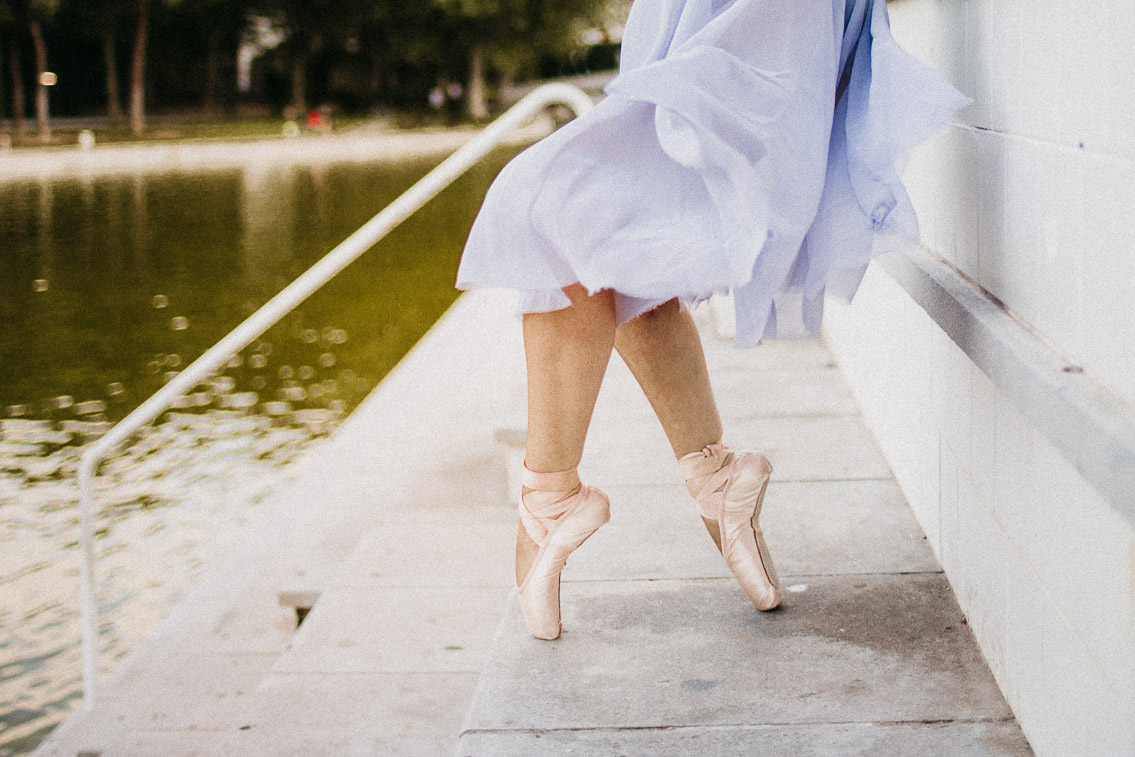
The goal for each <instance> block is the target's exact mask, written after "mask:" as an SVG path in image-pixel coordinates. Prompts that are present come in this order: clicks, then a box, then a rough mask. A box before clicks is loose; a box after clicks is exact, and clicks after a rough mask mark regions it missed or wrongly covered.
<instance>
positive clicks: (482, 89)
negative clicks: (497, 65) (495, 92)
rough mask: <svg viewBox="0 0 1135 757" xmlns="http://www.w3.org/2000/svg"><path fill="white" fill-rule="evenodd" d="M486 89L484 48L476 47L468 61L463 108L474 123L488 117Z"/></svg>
mask: <svg viewBox="0 0 1135 757" xmlns="http://www.w3.org/2000/svg"><path fill="white" fill-rule="evenodd" d="M487 101H488V87H487V86H486V85H485V48H484V47H483V46H482V45H477V46H476V47H474V48H473V56H472V59H471V60H470V61H469V86H468V87H466V88H465V108H466V112H467V113H468V114H469V117H470V118H472V119H473V120H474V121H484V120H486V119H488V117H489V106H488V102H487Z"/></svg>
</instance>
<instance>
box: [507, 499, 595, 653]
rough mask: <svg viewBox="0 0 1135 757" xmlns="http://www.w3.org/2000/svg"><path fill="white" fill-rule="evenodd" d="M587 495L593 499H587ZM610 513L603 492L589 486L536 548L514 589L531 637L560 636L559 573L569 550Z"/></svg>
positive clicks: (546, 637)
mask: <svg viewBox="0 0 1135 757" xmlns="http://www.w3.org/2000/svg"><path fill="white" fill-rule="evenodd" d="M591 497H595V499H594V500H591V499H590V498H591ZM610 517H611V514H610V503H609V501H608V499H607V497H606V495H604V494H603V493H602V492H600V491H599V490H597V489H591V490H590V496H589V497H588V498H587V499H584V500H581V502H580V503H579V505H577V506H576V507H575V508H573V509H572V510H569V511H568V512H567V513H565V514H564V515H563V516H562V517H561V518H560V519H559V520H558V521H557V522H556V524H555V528H554V529H553V530H552V531H551V532H550V533H549V534H548V539H547V541H545V542H544V544H543V546H541V547H540V548H539V549H538V551H537V552H536V556H535V557H534V558H533V560H532V565H531V566H530V567H529V568H528V575H526V576H525V577H524V581H523V583H521V585H520V586H519V587H517V592H516V594H517V598H518V600H519V602H520V609H521V612H522V613H523V614H524V622H525V625H527V626H528V631H529V632H530V633H531V634H532V636H534V637H535V638H537V639H541V640H543V641H554V640H555V639H558V638H559V637H560V633H561V632H562V630H563V624H562V622H561V619H560V573H561V572H562V570H563V567H564V566H565V565H566V564H567V559H568V557H569V556H570V555H571V553H572V552H574V551H575V550H577V549H579V547H580V545H582V544H583V543H584V542H585V541H587V540H588V539H589V538H591V535H592V534H594V533H595V532H596V531H597V530H599V527H600V526H602V525H603V524H604V523H606V522H607V521H608V520H609V519H610ZM541 582H543V584H542V585H540V583H541ZM553 597H554V602H553V601H552V600H553Z"/></svg>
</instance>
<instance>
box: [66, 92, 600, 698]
mask: <svg viewBox="0 0 1135 757" xmlns="http://www.w3.org/2000/svg"><path fill="white" fill-rule="evenodd" d="M550 105H565V106H567V107H568V108H570V109H571V110H572V111H574V112H575V114H576V115H577V116H579V115H583V114H584V113H586V112H587V111H589V110H590V109H591V108H592V107H594V103H593V102H592V100H591V98H590V97H588V95H587V94H586V93H584V92H583V90H581V89H578V88H577V87H573V86H570V85H568V84H562V83H557V84H546V85H544V86H542V87H540V88H538V89H536V90H534V91H533V92H532V93H531V94H529V95H528V96H527V97H525V98H524V99H523V100H521V101H520V102H518V103H517V104H516V105H514V106H513V107H512V108H510V109H509V110H508V111H507V112H505V114H504V115H502V116H501V117H500V118H498V119H497V120H496V121H494V122H493V123H492V124H490V125H489V126H488V127H486V128H485V130H484V131H483V132H481V133H480V134H478V135H477V136H476V137H475V138H474V139H473V140H472V141H470V142H469V143H468V144H467V145H465V146H464V147H462V148H461V149H459V150H457V151H456V152H455V153H453V154H452V155H451V156H449V157H448V158H447V159H446V160H445V161H443V162H442V163H441V164H440V165H439V166H438V167H437V168H435V169H434V170H432V171H430V172H429V173H428V174H426V175H425V176H424V177H423V178H422V179H421V180H420V181H419V182H418V183H416V184H415V185H414V186H412V187H410V189H408V190H406V192H405V193H403V194H402V195H401V196H400V197H399V198H398V199H396V200H395V201H394V202H392V203H391V204H390V205H388V206H387V207H386V208H385V209H384V210H382V212H380V213H379V214H378V215H376V216H375V217H374V218H372V219H371V220H369V221H367V222H366V223H365V224H364V225H363V226H362V227H360V228H359V230H358V231H356V232H355V233H354V234H352V235H351V236H349V237H347V238H346V239H345V240H343V242H341V243H340V244H339V245H338V246H337V247H335V249H333V250H331V251H330V252H329V253H327V255H325V256H324V257H323V258H322V259H321V260H320V261H319V262H317V263H316V264H315V265H313V266H312V267H311V268H309V269H308V270H307V271H305V272H304V273H303V274H302V275H301V276H300V277H299V278H297V279H296V280H295V281H293V282H292V283H291V284H290V285H288V286H287V287H286V288H285V289H283V290H282V291H281V292H280V293H279V294H277V295H276V296H275V297H273V298H272V299H271V300H269V301H268V302H267V303H265V304H264V306H263V307H261V308H260V309H259V310H257V311H256V312H255V313H253V314H252V315H251V316H249V317H248V318H247V319H246V320H245V321H244V322H243V323H241V324H240V325H239V326H237V327H236V328H235V329H233V330H232V331H231V332H230V333H229V334H228V335H227V336H225V337H224V338H223V339H221V341H219V342H217V344H215V345H214V346H213V347H211V348H210V349H209V350H208V351H206V352H205V354H203V355H202V356H201V357H199V358H197V360H195V361H193V363H191V364H190V365H189V366H187V367H186V368H185V370H183V371H181V372H180V373H179V374H178V375H177V376H175V377H174V378H173V379H172V380H171V381H170V382H169V383H168V384H166V385H165V386H164V387H162V388H161V389H160V390H159V391H158V392H157V393H156V394H154V396H152V397H150V398H149V399H148V400H146V401H145V402H143V403H142V404H141V405H140V406H138V408H137V409H135V410H134V411H133V412H132V413H130V414H129V415H128V416H126V417H125V418H123V419H122V420H121V421H120V422H119V423H118V424H117V425H115V426H114V428H112V429H111V430H110V431H108V432H107V433H106V434H105V435H104V436H102V437H101V438H100V439H99V440H98V441H96V442H95V443H94V444H92V445H91V446H90V448H88V449H87V451H86V452H85V453H84V454H83V456H82V458H81V459H80V461H79V530H80V534H79V541H80V546H81V552H82V554H81V557H82V562H81V565H80V570H79V583H80V602H81V605H82V613H83V618H82V650H83V703H84V706H85V707H88V708H89V707H91V706H92V705H93V704H94V702H95V699H96V696H97V692H96V689H97V682H98V601H97V599H96V596H95V595H96V588H95V587H96V580H95V530H94V521H95V511H94V505H95V491H94V482H95V474H96V472H97V468H98V465H99V463H100V462H101V461H102V460H103V459H104V458H105V457H106V456H107V455H109V454H110V453H111V452H112V451H113V450H114V449H115V448H116V447H118V445H120V444H122V443H123V442H124V441H126V440H127V439H129V438H130V436H131V435H132V434H134V433H135V432H137V431H138V430H139V429H141V428H142V427H143V426H145V425H146V424H147V423H150V422H151V421H153V420H154V419H155V418H157V417H158V416H159V415H160V414H161V413H163V412H165V411H166V410H168V409H169V408H170V407H172V405H173V403H174V402H175V401H176V400H177V399H178V398H179V397H181V396H182V395H184V394H185V393H187V392H188V391H189V390H191V389H193V388H194V387H195V386H197V385H198V384H199V383H201V382H202V381H204V380H205V379H207V378H208V377H209V376H210V374H212V373H213V372H214V371H216V370H217V369H218V368H220V367H221V366H222V365H224V364H225V363H226V362H228V360H229V359H230V358H231V357H232V356H233V355H235V354H236V353H237V352H239V351H240V350H242V349H244V348H245V347H247V346H248V345H249V344H250V343H251V342H252V341H253V340H254V339H256V338H257V337H258V336H260V335H261V334H263V333H264V332H265V331H267V330H268V329H269V328H270V327H271V326H272V325H274V324H275V323H276V322H277V321H279V320H280V319H281V318H283V317H284V316H285V315H287V314H288V313H289V312H291V311H292V310H293V309H294V308H295V307H296V306H297V305H299V304H300V303H301V302H303V301H304V300H305V299H307V298H308V297H309V296H310V295H311V294H312V293H313V292H315V291H316V290H318V289H319V288H320V287H322V286H323V285H324V284H326V283H327V282H328V281H330V280H331V279H332V278H333V277H334V276H335V275H336V274H337V273H339V272H340V271H341V270H343V269H344V268H346V267H347V265H349V264H350V263H351V262H352V261H354V260H355V259H356V258H358V257H359V256H361V255H362V254H363V253H364V252H366V251H367V250H369V249H370V248H371V247H373V246H374V245H375V243H377V242H378V241H379V240H380V239H382V238H383V237H385V236H386V235H387V234H389V233H390V231H391V230H393V229H394V228H395V227H396V226H398V224H400V223H402V221H404V220H406V219H407V218H409V217H410V216H411V215H413V214H414V213H415V212H417V211H418V210H419V209H420V208H421V207H422V206H423V205H425V204H426V203H427V202H429V200H431V199H432V198H433V197H435V196H436V195H437V194H438V193H439V192H441V191H442V190H443V189H445V188H446V187H447V186H449V185H450V184H451V183H453V181H454V180H456V179H457V178H458V177H459V176H461V175H462V174H463V173H465V172H466V171H467V170H469V169H470V168H471V167H472V166H473V165H474V164H475V163H477V161H479V160H480V159H481V158H483V157H484V156H485V155H486V154H488V153H489V151H491V150H492V149H493V148H494V147H496V146H497V145H499V144H500V143H501V141H502V140H503V139H504V137H505V136H506V135H507V134H508V133H509V132H511V131H512V130H513V129H516V128H518V127H520V126H522V125H523V124H524V123H525V122H527V121H528V120H529V119H531V118H532V117H533V116H535V115H536V114H537V113H539V112H540V111H541V110H543V109H544V108H547V107H548V106H550Z"/></svg>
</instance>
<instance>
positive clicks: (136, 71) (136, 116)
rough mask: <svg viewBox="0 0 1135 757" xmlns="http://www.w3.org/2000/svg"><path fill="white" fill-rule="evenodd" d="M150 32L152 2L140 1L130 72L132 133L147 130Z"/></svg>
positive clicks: (138, 133) (136, 134)
mask: <svg viewBox="0 0 1135 757" xmlns="http://www.w3.org/2000/svg"><path fill="white" fill-rule="evenodd" d="M149 31H150V0H138V32H137V34H136V35H135V37H134V61H133V65H132V66H131V70H130V132H131V133H132V134H134V136H140V135H141V134H142V132H143V131H145V130H146V39H147V37H148V36H149Z"/></svg>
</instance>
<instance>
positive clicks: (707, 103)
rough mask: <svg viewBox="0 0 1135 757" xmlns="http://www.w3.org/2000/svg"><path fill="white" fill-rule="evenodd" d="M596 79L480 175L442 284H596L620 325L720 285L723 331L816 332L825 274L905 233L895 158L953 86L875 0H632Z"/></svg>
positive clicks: (935, 117)
mask: <svg viewBox="0 0 1135 757" xmlns="http://www.w3.org/2000/svg"><path fill="white" fill-rule="evenodd" d="M607 95H608V96H607V97H606V98H605V99H604V100H603V101H602V102H600V103H599V104H598V105H597V106H596V107H595V109H594V110H592V111H591V112H590V113H588V114H586V115H584V116H582V117H580V118H577V119H576V120H574V121H572V122H571V123H569V124H568V125H566V126H565V127H563V128H562V129H560V130H559V131H557V132H555V133H554V134H552V135H551V136H549V137H548V138H546V139H544V140H542V141H541V142H538V143H537V144H535V145H533V146H532V147H530V148H528V149H527V150H525V151H524V152H523V153H521V154H520V155H518V156H517V157H516V158H515V159H514V160H513V161H512V162H510V163H509V165H508V166H506V167H505V169H504V170H503V171H502V172H501V174H500V175H499V176H498V177H497V179H496V181H495V182H494V183H493V185H492V187H491V188H490V189H489V192H488V194H487V196H486V198H485V202H484V205H483V207H482V208H481V212H480V214H479V215H478V217H477V221H476V223H475V224H474V226H473V229H472V232H471V233H470V236H469V240H468V243H467V245H466V249H465V253H464V256H463V257H462V261H461V266H460V269H459V271H458V277H457V286H458V287H459V288H462V289H467V288H472V287H479V286H492V287H508V288H513V289H515V290H517V291H518V292H519V293H520V304H519V311H520V312H522V313H528V312H546V311H551V310H558V309H561V308H564V307H567V306H568V305H569V304H570V303H569V300H568V298H567V296H566V295H565V294H564V293H563V291H562V290H563V288H564V287H566V286H568V285H570V284H573V283H575V282H579V283H580V284H582V285H583V286H584V287H586V288H587V289H588V291H591V292H597V291H599V290H604V289H610V290H614V292H615V295H616V309H617V313H616V315H617V318H618V321H619V322H620V323H621V322H623V321H626V320H628V319H630V318H633V317H635V316H636V315H638V314H640V313H642V312H645V311H646V310H648V309H650V308H652V307H655V306H657V305H659V304H661V303H663V302H665V301H667V300H670V299H673V298H675V297H677V298H679V299H681V300H682V301H683V302H686V303H693V302H697V301H699V300H702V299H705V298H707V297H709V296H710V295H712V294H714V293H717V292H727V291H732V293H733V295H734V306H735V312H736V319H737V332H736V333H737V337H736V341H735V343H736V344H737V345H738V346H748V345H752V344H756V343H757V342H759V341H760V339H761V338H762V337H765V336H770V337H771V336H775V335H776V334H777V329H778V327H777V322H778V320H780V322H781V323H782V324H783V323H787V322H789V320H790V319H791V321H792V322H794V323H798V322H799V321H800V320H801V319H802V320H803V323H804V325H805V326H806V328H807V329H808V330H810V331H811V332H812V333H816V332H818V330H819V326H820V319H821V316H822V312H823V301H824V294H825V291H827V292H829V293H831V294H833V295H835V296H837V297H839V298H841V299H843V300H845V301H850V299H851V297H852V295H854V293H855V290H856V288H857V287H858V285H859V282H860V280H861V279H862V277H863V274H864V272H865V271H866V267H867V263H868V262H869V261H870V259H871V258H872V257H873V256H875V255H878V254H881V253H883V252H888V251H892V250H897V249H902V248H904V247H905V248H910V247H913V246H916V245H917V244H918V239H919V234H918V222H917V219H916V218H915V214H914V208H913V207H912V205H911V202H910V199H909V197H908V196H907V193H906V191H905V189H904V188H903V184H902V180H901V179H900V177H899V172H898V168H897V166H898V165H899V163H900V162H901V161H902V160H904V159H905V156H906V155H907V154H908V153H909V152H910V150H911V149H913V148H914V147H915V146H916V145H918V144H919V143H921V142H922V141H924V140H925V139H927V138H928V137H930V136H932V135H933V134H935V133H936V132H938V131H940V130H941V129H942V128H944V126H945V125H946V122H947V119H948V118H949V117H950V115H951V114H952V113H953V112H954V111H955V110H957V109H958V108H959V107H962V106H963V105H965V103H966V102H967V100H966V98H965V97H963V96H962V95H961V94H960V93H958V92H957V91H956V90H955V89H954V88H953V87H952V86H951V85H950V84H949V83H948V82H946V81H945V80H943V79H942V78H941V77H939V76H938V75H937V74H936V73H934V72H933V71H931V70H930V69H929V68H927V67H926V66H924V65H923V64H922V63H920V62H919V61H917V60H916V59H914V58H912V57H911V56H909V55H908V54H907V53H905V52H904V51H903V50H902V49H901V48H900V47H899V46H898V43H897V42H895V40H894V38H893V37H892V36H891V32H890V25H889V21H888V18H887V9H886V3H885V2H884V0H731V1H726V0H637V1H636V2H635V4H634V6H633V8H632V10H631V14H630V17H629V19H628V20H627V27H626V31H625V34H624V38H623V48H622V59H621V64H620V70H619V75H618V76H617V77H616V78H615V79H614V80H613V81H612V82H611V83H610V85H609V86H608V88H607ZM787 293H795V296H783V295H785V294H787ZM786 303H791V305H786ZM789 308H791V309H792V310H793V311H794V312H791V313H789V312H786V311H787V310H788V309H789Z"/></svg>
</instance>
